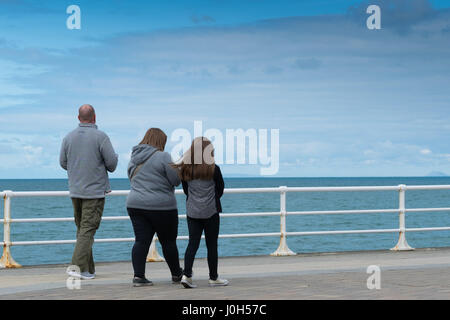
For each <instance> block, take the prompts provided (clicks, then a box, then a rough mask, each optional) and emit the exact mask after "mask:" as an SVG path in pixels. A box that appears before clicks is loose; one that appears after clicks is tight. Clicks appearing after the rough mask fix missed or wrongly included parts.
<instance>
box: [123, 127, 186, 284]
mask: <svg viewBox="0 0 450 320" xmlns="http://www.w3.org/2000/svg"><path fill="white" fill-rule="evenodd" d="M166 141H167V136H166V134H165V133H164V132H163V131H162V130H160V129H156V128H151V129H149V130H148V131H147V133H146V134H145V137H144V139H142V141H141V142H140V144H139V145H137V146H135V147H134V148H133V152H132V154H131V160H130V163H129V165H128V177H129V178H130V181H131V191H130V194H129V195H128V198H127V210H128V215H129V216H130V219H131V222H132V224H133V229H134V233H135V236H136V242H135V243H134V246H133V251H132V262H133V269H134V278H133V284H134V286H135V287H139V286H147V285H152V282H151V281H150V280H147V279H146V278H145V263H146V258H147V254H148V250H149V247H150V244H151V242H152V240H153V236H154V234H155V232H156V233H157V235H158V239H159V241H160V243H161V246H162V250H163V254H164V258H165V259H166V262H167V264H168V266H169V268H170V272H171V274H172V281H173V282H174V283H179V282H180V280H181V275H182V270H181V268H180V262H179V257H178V248H177V244H176V239H177V235H178V210H177V201H176V199H175V194H174V189H175V186H178V185H179V184H180V182H181V181H180V179H179V177H178V173H177V171H176V170H174V168H173V167H172V158H171V157H170V154H169V153H167V152H164V147H165V145H166Z"/></svg>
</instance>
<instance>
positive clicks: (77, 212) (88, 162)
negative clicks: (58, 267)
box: [60, 105, 118, 279]
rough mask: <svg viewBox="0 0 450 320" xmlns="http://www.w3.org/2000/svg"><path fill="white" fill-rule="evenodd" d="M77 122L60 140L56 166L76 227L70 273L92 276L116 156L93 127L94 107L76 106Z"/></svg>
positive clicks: (109, 145) (85, 276) (104, 136)
mask: <svg viewBox="0 0 450 320" xmlns="http://www.w3.org/2000/svg"><path fill="white" fill-rule="evenodd" d="M78 119H79V120H80V124H79V126H78V128H77V129H75V130H73V131H72V132H70V133H69V134H68V135H67V136H66V137H65V138H64V140H63V143H62V146H61V153H60V165H61V167H62V168H63V169H65V170H67V174H68V178H69V190H70V197H71V198H72V205H73V209H74V218H75V225H76V226H77V242H76V245H75V249H74V252H73V256H72V265H75V266H77V267H78V268H79V272H69V274H70V275H71V276H76V277H80V278H83V279H93V278H94V277H95V264H94V258H93V255H92V245H93V243H94V235H95V233H96V231H97V229H98V228H99V226H100V222H101V218H102V214H103V209H104V205H105V194H106V193H107V192H109V191H110V186H109V180H108V172H107V171H110V172H113V171H114V170H115V169H116V167H117V162H118V156H117V154H116V153H115V152H114V149H113V147H112V145H111V142H110V140H109V138H108V136H107V135H106V134H105V133H103V132H101V131H99V130H97V126H96V124H95V122H96V116H95V110H94V108H93V107H92V106H91V105H83V106H81V107H80V109H79V115H78Z"/></svg>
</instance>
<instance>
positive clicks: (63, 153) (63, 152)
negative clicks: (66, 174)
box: [59, 138, 67, 170]
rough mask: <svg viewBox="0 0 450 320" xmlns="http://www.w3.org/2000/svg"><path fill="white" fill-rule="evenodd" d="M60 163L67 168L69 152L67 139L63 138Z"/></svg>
mask: <svg viewBox="0 0 450 320" xmlns="http://www.w3.org/2000/svg"><path fill="white" fill-rule="evenodd" d="M59 164H60V166H61V167H62V168H63V169H64V170H67V152H66V139H65V138H64V139H63V142H62V144H61V151H60V152H59Z"/></svg>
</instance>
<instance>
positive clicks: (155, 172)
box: [127, 144, 181, 211]
mask: <svg viewBox="0 0 450 320" xmlns="http://www.w3.org/2000/svg"><path fill="white" fill-rule="evenodd" d="M150 156H151V157H150ZM149 157H150V158H149ZM171 163H172V157H171V156H170V154H169V153H167V152H162V151H159V150H158V151H156V148H154V147H153V146H150V145H147V144H140V145H137V146H135V147H134V148H133V151H132V154H131V160H130V163H129V164H128V178H131V177H132V175H133V173H134V171H135V170H136V168H137V167H138V166H139V165H141V164H143V165H142V167H141V168H140V169H139V171H138V172H137V173H136V175H135V176H134V177H133V178H132V179H131V183H130V184H131V191H130V194H129V195H128V198H127V208H134V209H143V210H163V211H164V210H174V209H177V201H176V199H175V193H174V191H175V187H176V186H178V185H179V184H180V183H181V181H180V178H179V176H178V173H177V171H176V170H175V169H174V168H172V166H171Z"/></svg>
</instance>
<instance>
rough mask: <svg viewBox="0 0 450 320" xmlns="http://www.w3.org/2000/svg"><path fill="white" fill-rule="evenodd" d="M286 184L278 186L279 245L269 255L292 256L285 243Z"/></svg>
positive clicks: (292, 253)
mask: <svg viewBox="0 0 450 320" xmlns="http://www.w3.org/2000/svg"><path fill="white" fill-rule="evenodd" d="M286 188H287V187H286V186H282V187H280V245H279V246H278V249H277V250H276V251H275V252H272V253H271V254H270V255H271V256H294V255H295V252H293V251H291V249H289V247H288V246H287V243H286V212H287V211H286Z"/></svg>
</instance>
